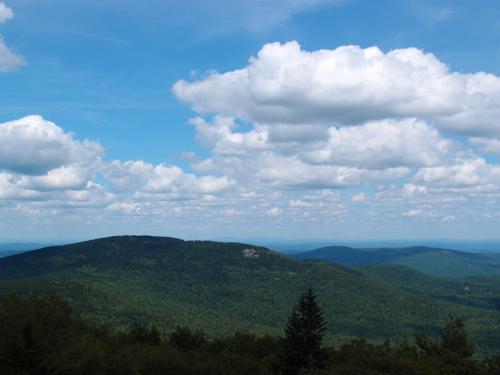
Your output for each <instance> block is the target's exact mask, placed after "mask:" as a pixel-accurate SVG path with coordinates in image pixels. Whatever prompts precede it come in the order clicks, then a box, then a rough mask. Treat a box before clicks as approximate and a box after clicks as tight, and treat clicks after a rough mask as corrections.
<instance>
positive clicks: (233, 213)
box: [224, 208, 240, 217]
mask: <svg viewBox="0 0 500 375" xmlns="http://www.w3.org/2000/svg"><path fill="white" fill-rule="evenodd" d="M239 214H240V213H239V211H236V210H233V209H232V208H230V209H229V210H225V211H224V216H226V217H234V216H238V215H239Z"/></svg>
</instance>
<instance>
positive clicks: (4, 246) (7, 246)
mask: <svg viewBox="0 0 500 375" xmlns="http://www.w3.org/2000/svg"><path fill="white" fill-rule="evenodd" d="M42 247H44V246H43V245H41V244H38V243H28V242H26V243H24V242H20V243H0V258H4V257H7V256H10V255H14V254H19V253H22V252H25V251H29V250H34V249H40V248H42Z"/></svg>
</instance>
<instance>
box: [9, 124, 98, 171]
mask: <svg viewBox="0 0 500 375" xmlns="http://www.w3.org/2000/svg"><path fill="white" fill-rule="evenodd" d="M0 144H1V145H2V147H0V170H2V169H4V170H7V171H10V172H14V173H21V174H27V175H42V174H45V173H47V172H49V171H51V170H54V169H56V168H60V167H62V166H66V165H69V164H73V163H80V164H81V163H90V162H94V161H95V160H96V159H99V158H100V157H101V156H103V154H104V150H103V148H102V147H101V146H100V145H99V144H98V143H96V142H91V141H88V140H84V141H77V140H75V139H74V138H73V135H71V134H70V133H66V132H65V131H64V130H63V129H62V128H60V127H58V126H57V125H55V124H54V123H52V122H49V121H46V120H44V119H43V118H42V117H40V116H28V117H24V118H21V119H19V120H15V121H9V122H5V123H2V124H0ZM66 172H67V171H66ZM58 173H64V172H63V171H60V172H58ZM59 176H60V174H59Z"/></svg>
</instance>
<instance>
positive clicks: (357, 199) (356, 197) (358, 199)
mask: <svg viewBox="0 0 500 375" xmlns="http://www.w3.org/2000/svg"><path fill="white" fill-rule="evenodd" d="M365 199H366V194H365V193H358V194H354V195H353V196H352V197H351V200H352V201H353V202H354V203H359V202H364V201H365Z"/></svg>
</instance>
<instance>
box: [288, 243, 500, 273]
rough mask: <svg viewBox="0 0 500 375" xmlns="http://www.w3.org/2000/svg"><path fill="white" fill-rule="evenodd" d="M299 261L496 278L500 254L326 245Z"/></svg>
mask: <svg viewBox="0 0 500 375" xmlns="http://www.w3.org/2000/svg"><path fill="white" fill-rule="evenodd" d="M293 257H294V258H296V259H300V260H323V261H326V262H330V263H339V264H343V265H347V266H356V265H369V264H399V265H403V266H406V267H409V268H412V269H415V270H417V271H419V272H424V273H428V274H430V275H434V276H444V277H469V276H493V275H500V255H498V254H480V253H468V252H461V251H455V250H449V249H440V248H434V247H425V246H414V247H403V248H359V249H358V248H352V247H347V246H328V247H323V248H319V249H315V250H311V251H307V252H303V253H299V254H294V255H293Z"/></svg>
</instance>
